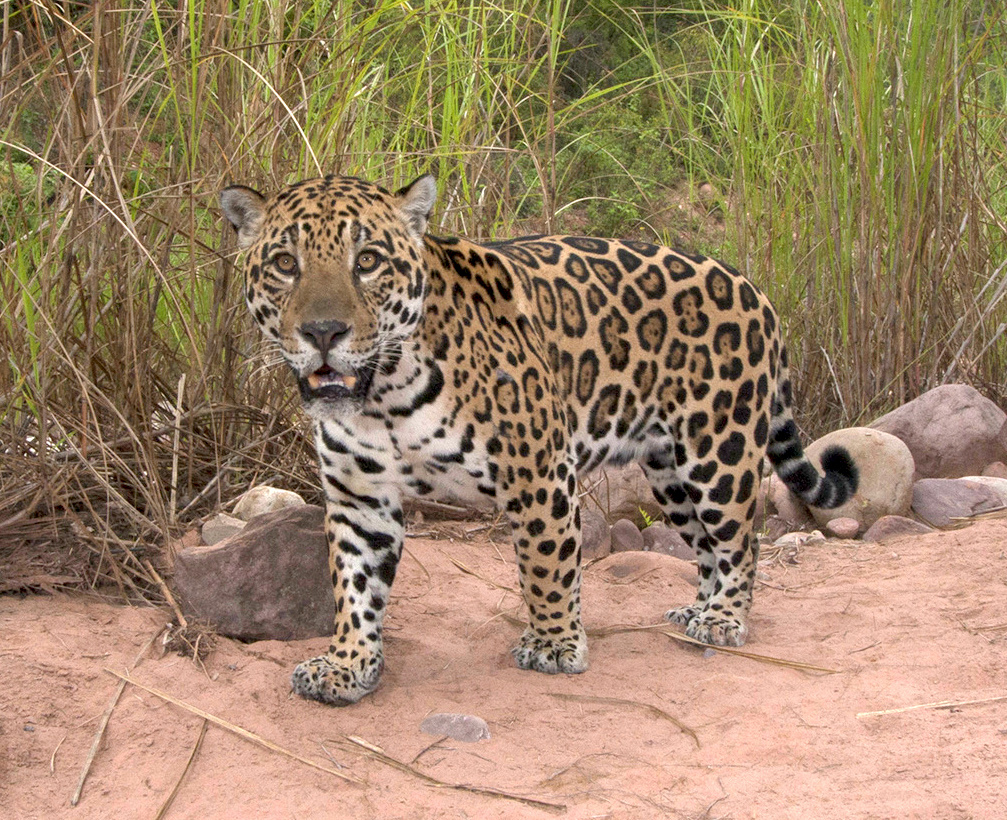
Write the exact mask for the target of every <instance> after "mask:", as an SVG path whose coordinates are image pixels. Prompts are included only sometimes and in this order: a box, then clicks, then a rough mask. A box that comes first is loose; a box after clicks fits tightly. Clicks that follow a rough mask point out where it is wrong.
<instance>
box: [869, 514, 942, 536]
mask: <svg viewBox="0 0 1007 820" xmlns="http://www.w3.org/2000/svg"><path fill="white" fill-rule="evenodd" d="M928 532H935V530H934V528H933V527H928V526H927V525H926V524H923V523H920V522H919V521H915V520H914V519H912V518H905V517H903V516H901V515H885V516H882V517H881V518H879V519H878V520H877V521H875V522H874V523H873V524H871V526H870V529H868V530H867V532H865V533H864V538H863V540H864V541H877V542H878V543H880V542H882V541H891V540H892V539H893V538H905V537H906V536H907V535H925V534H926V533H928Z"/></svg>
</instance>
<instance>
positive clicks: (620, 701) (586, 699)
mask: <svg viewBox="0 0 1007 820" xmlns="http://www.w3.org/2000/svg"><path fill="white" fill-rule="evenodd" d="M548 694H549V696H550V697H554V698H559V699H560V700H568V701H572V702H574V703H601V704H604V705H606V706H632V707H635V708H637V709H643V710H644V711H646V712H650V714H652V715H654V716H655V717H659V718H663V719H664V720H667V721H669V722H670V723H673V724H674V725H675V726H677V727H678V729H679V731H681V732H682V733H683V734H687V735H688V736H689V737H691V738H692V740H693V742H694V743H695V744H696V748H697V749H699V748H700V743H699V737H698V735H697V734H696V733H695V731H693V730H692V729H691V728H690V727H689V726H686V725H685V724H684V723H682V721H680V720H679V719H678V718H676V717H673V716H672V715H669V714H668V713H667V712H665V711H664V710H663V709H659V708H658V707H656V706H651V705H650V704H649V703H641V702H640V701H637V700H626V699H624V698H604V697H598V696H596V695H569V694H566V693H565V692H549V693H548Z"/></svg>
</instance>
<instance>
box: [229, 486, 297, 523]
mask: <svg viewBox="0 0 1007 820" xmlns="http://www.w3.org/2000/svg"><path fill="white" fill-rule="evenodd" d="M306 503H307V502H306V501H305V500H304V499H303V498H301V497H300V496H299V495H298V494H297V493H295V492H293V491H291V490H281V489H280V488H278V487H267V486H266V485H265V484H260V485H259V486H257V487H252V489H250V490H248V491H247V492H245V493H243V494H242V495H241V497H240V498H239V499H238V503H237V504H235V505H234V511H233V515H234V517H235V518H240V519H241V520H242V521H251V520H252V519H253V518H255V516H257V515H262V514H263V513H268V512H276V510H282V509H284V508H285V507H303V506H304V505H305V504H306Z"/></svg>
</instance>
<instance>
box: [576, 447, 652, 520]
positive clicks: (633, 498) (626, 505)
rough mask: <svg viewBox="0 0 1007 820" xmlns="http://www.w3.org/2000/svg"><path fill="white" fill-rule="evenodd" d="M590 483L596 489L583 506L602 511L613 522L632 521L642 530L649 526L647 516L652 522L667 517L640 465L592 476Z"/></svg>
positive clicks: (607, 469)
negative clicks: (626, 519)
mask: <svg viewBox="0 0 1007 820" xmlns="http://www.w3.org/2000/svg"><path fill="white" fill-rule="evenodd" d="M588 484H589V485H590V486H591V487H592V488H593V489H592V490H591V492H590V493H588V495H586V496H585V497H584V499H583V501H582V504H581V506H582V507H583V508H585V509H596V510H600V511H601V513H602V515H604V516H605V518H606V519H607V520H608V521H610V522H612V523H615V522H616V521H618V520H619V519H620V518H628V519H629V520H630V521H632V522H633V523H635V524H636V525H637V526H638V527H643V526H645V525H646V523H647V522H646V520H645V519H644V513H646V515H648V516H649V517H650V519H651V520H654V519H655V518H660V517H661V516H662V515H663V514H664V511H663V510H662V509H661V506H660V504H658V503H657V501H656V500H655V498H654V493H653V491H652V490H651V489H650V482H649V481H647V476H645V475H644V474H643V468H642V467H641V466H640V465H639V464H636V463H632V464H627V465H626V466H624V467H610V468H606V469H604V470H602V471H601V472H599V473H594V474H592V475H591V476H590V478H589V479H588Z"/></svg>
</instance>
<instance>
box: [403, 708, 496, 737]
mask: <svg viewBox="0 0 1007 820" xmlns="http://www.w3.org/2000/svg"><path fill="white" fill-rule="evenodd" d="M420 731H422V732H426V733H427V734H428V735H437V736H438V737H444V736H447V737H449V738H451V739H452V740H460V741H462V742H463V743H476V742H477V741H480V740H489V739H490V727H489V726H488V725H487V724H486V721H485V720H483V719H482V718H481V717H475V716H474V715H456V714H452V713H450V712H438V713H437V714H433V715H427V716H426V717H425V718H423V722H422V723H421V724H420Z"/></svg>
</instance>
